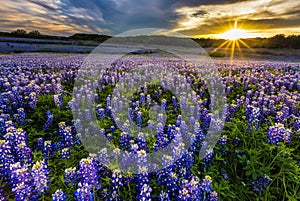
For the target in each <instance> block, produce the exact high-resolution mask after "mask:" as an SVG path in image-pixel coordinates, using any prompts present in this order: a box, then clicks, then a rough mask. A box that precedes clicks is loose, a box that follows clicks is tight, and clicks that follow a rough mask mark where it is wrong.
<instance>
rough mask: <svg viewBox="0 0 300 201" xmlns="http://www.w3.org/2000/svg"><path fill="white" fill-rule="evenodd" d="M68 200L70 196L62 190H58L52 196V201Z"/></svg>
mask: <svg viewBox="0 0 300 201" xmlns="http://www.w3.org/2000/svg"><path fill="white" fill-rule="evenodd" d="M67 198H68V196H67V195H66V193H65V192H63V191H62V190H61V189H58V190H56V191H55V193H54V194H52V201H66V200H67Z"/></svg>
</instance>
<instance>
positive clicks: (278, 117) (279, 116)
mask: <svg viewBox="0 0 300 201" xmlns="http://www.w3.org/2000/svg"><path fill="white" fill-rule="evenodd" d="M276 121H277V122H278V123H283V121H284V113H283V112H282V111H278V112H277V114H276Z"/></svg>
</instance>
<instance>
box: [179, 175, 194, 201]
mask: <svg viewBox="0 0 300 201" xmlns="http://www.w3.org/2000/svg"><path fill="white" fill-rule="evenodd" d="M185 181H186V182H188V181H187V180H184V181H183V182H185ZM191 199H192V198H191V194H190V192H189V191H188V189H187V188H186V187H183V188H182V189H180V190H179V194H178V200H181V201H189V200H191Z"/></svg>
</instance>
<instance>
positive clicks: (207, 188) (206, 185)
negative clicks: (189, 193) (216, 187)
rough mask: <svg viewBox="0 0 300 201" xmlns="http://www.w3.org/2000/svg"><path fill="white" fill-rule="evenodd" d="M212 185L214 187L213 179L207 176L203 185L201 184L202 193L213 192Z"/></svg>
mask: <svg viewBox="0 0 300 201" xmlns="http://www.w3.org/2000/svg"><path fill="white" fill-rule="evenodd" d="M211 185H212V180H211V177H210V176H208V175H206V176H205V177H204V179H203V180H202V184H201V186H200V188H201V190H202V191H204V192H207V193H210V192H212V188H211Z"/></svg>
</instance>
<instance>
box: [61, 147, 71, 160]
mask: <svg viewBox="0 0 300 201" xmlns="http://www.w3.org/2000/svg"><path fill="white" fill-rule="evenodd" d="M70 155H71V153H70V149H69V148H63V149H62V150H61V153H60V155H59V156H60V158H64V159H70Z"/></svg>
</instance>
